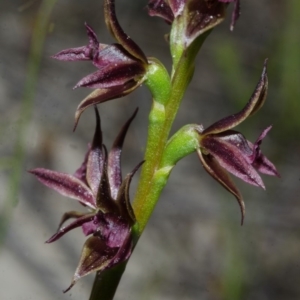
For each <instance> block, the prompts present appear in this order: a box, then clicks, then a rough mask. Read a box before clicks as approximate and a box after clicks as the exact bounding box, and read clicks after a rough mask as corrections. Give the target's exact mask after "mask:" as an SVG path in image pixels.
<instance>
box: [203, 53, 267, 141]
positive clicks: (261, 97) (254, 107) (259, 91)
mask: <svg viewBox="0 0 300 300" xmlns="http://www.w3.org/2000/svg"><path fill="white" fill-rule="evenodd" d="M267 90H268V77H267V59H266V60H265V63H264V68H263V71H262V74H261V77H260V80H259V82H258V84H257V86H256V88H255V90H254V92H253V94H252V96H251V98H250V100H249V102H248V103H247V104H246V106H245V107H244V108H243V109H242V110H241V111H240V112H238V113H236V114H233V115H231V116H228V117H225V118H223V119H221V120H220V121H218V122H216V123H214V124H212V125H211V126H209V127H207V128H206V129H204V131H203V132H202V134H203V135H207V134H216V133H220V132H223V131H225V130H229V129H231V128H233V127H235V126H237V125H239V124H240V123H242V122H243V121H244V120H245V119H246V118H248V117H250V116H251V115H253V114H254V113H255V112H257V111H258V110H259V109H260V108H261V107H262V106H263V104H264V102H265V100H266V97H267Z"/></svg>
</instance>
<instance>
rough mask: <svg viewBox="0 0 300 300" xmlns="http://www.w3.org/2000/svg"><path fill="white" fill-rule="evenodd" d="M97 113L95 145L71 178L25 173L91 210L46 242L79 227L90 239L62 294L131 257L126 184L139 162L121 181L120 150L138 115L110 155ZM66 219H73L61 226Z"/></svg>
mask: <svg viewBox="0 0 300 300" xmlns="http://www.w3.org/2000/svg"><path fill="white" fill-rule="evenodd" d="M95 111H96V120H97V124H96V130H95V134H94V139H93V142H92V144H91V145H90V146H89V149H88V151H87V153H86V155H85V159H84V162H83V163H82V165H81V166H80V168H79V169H78V170H77V171H76V172H75V173H74V174H73V175H70V174H65V173H60V172H56V171H51V170H47V169H42V168H38V169H33V170H31V171H29V172H30V173H32V174H33V175H35V176H36V177H37V179H38V180H39V181H40V182H41V183H43V184H44V185H45V186H47V187H49V188H51V189H53V190H55V191H57V192H58V193H60V194H61V195H63V196H66V197H69V198H72V199H75V200H77V201H79V202H80V203H81V204H82V205H83V206H85V207H87V208H88V210H89V212H87V213H80V212H74V211H72V212H67V213H65V214H64V215H63V217H62V220H61V222H60V224H59V229H58V231H57V232H56V233H55V234H54V235H53V236H52V237H51V238H50V239H49V240H48V241H47V243H52V242H54V241H56V240H58V239H59V238H60V237H62V236H63V235H65V234H66V233H67V232H69V231H70V230H72V229H74V228H77V227H80V226H81V227H82V230H83V233H84V234H85V235H86V236H88V235H92V236H91V237H89V238H88V239H87V241H86V242H85V244H84V246H83V250H82V254H81V258H80V261H79V264H78V267H77V269H76V272H75V275H74V277H73V280H72V283H71V285H70V287H69V288H68V289H66V290H65V292H67V291H68V290H69V289H70V288H71V287H72V286H73V285H74V284H75V282H76V281H77V280H78V279H80V278H81V277H83V276H85V275H87V274H90V273H91V272H95V271H104V270H106V269H108V268H112V267H113V266H114V265H116V264H118V263H121V262H123V261H125V260H127V259H128V258H129V256H130V254H131V252H132V236H131V228H132V226H133V225H134V223H135V216H134V212H133V210H132V207H131V204H130V200H129V185H130V182H131V179H132V176H133V175H134V173H135V172H136V171H137V169H138V168H139V167H140V165H141V163H140V164H139V165H138V166H137V167H136V168H135V169H134V170H133V171H132V172H131V173H129V174H128V175H127V176H126V178H125V179H124V180H123V181H122V174H121V151H122V145H123V142H124V138H125V135H126V132H127V130H128V127H129V125H130V123H131V122H132V120H133V119H134V117H135V115H136V113H137V110H136V111H135V112H134V114H133V116H132V117H131V118H130V119H129V120H128V121H127V122H126V124H125V125H124V126H123V128H122V129H121V131H120V133H119V135H118V136H117V138H116V140H115V142H114V144H113V146H112V149H111V151H110V152H109V154H107V151H106V148H105V146H104V145H103V144H102V133H101V127H100V117H99V114H98V110H97V109H95ZM103 150H104V151H103ZM70 218H74V219H75V220H74V221H73V222H71V223H70V224H69V225H67V226H63V224H64V223H65V222H66V221H67V220H68V219H70Z"/></svg>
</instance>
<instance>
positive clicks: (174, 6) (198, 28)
mask: <svg viewBox="0 0 300 300" xmlns="http://www.w3.org/2000/svg"><path fill="white" fill-rule="evenodd" d="M229 2H235V6H234V10H233V13H232V18H231V30H233V28H234V24H235V22H236V20H237V19H238V17H239V15H240V0H149V2H148V10H149V15H150V16H158V17H161V18H163V19H164V20H165V21H166V22H167V23H168V24H172V23H173V22H174V20H176V22H177V23H180V26H179V27H184V30H183V32H182V33H183V35H184V39H185V41H184V42H185V46H186V47H188V46H189V45H190V44H191V43H192V42H193V41H194V40H195V39H196V38H197V37H198V36H199V35H201V34H202V33H204V32H206V31H207V30H209V29H211V28H213V27H215V26H216V25H218V24H219V23H221V22H222V21H223V19H224V17H225V9H226V7H227V5H228V3H229Z"/></svg>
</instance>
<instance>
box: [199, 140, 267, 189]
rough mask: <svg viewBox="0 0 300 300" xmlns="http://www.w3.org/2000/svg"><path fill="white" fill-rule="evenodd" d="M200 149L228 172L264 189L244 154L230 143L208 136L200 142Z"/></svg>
mask: <svg viewBox="0 0 300 300" xmlns="http://www.w3.org/2000/svg"><path fill="white" fill-rule="evenodd" d="M201 147H203V148H204V149H205V150H206V151H207V152H208V153H210V154H211V155H212V156H214V157H215V159H216V160H217V161H218V163H219V164H220V165H221V167H223V168H224V169H225V170H227V171H228V172H230V173H232V174H233V175H235V176H236V177H238V178H240V179H242V180H244V181H245V182H247V183H250V184H252V185H255V186H260V187H262V188H263V189H264V188H265V186H264V184H263V181H262V179H261V177H260V176H259V175H258V173H257V172H256V171H255V169H254V168H253V167H252V165H251V164H250V163H249V162H248V161H247V158H246V157H245V154H244V153H243V152H242V151H241V150H240V149H239V148H238V147H236V146H235V145H234V144H232V143H231V142H227V141H226V140H223V139H221V138H218V137H217V136H215V135H208V136H205V137H204V138H203V139H202V140H201Z"/></svg>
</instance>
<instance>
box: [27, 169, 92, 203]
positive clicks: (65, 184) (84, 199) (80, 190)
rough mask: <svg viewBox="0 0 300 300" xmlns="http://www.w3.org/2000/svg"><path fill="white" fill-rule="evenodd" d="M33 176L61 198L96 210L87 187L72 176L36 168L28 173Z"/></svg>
mask: <svg viewBox="0 0 300 300" xmlns="http://www.w3.org/2000/svg"><path fill="white" fill-rule="evenodd" d="M28 172H29V173H31V174H33V175H35V176H36V177H37V179H38V180H39V181H40V182H41V183H43V184H44V185H45V186H47V187H49V188H51V189H53V190H55V191H57V192H58V193H60V194H61V195H63V196H67V197H69V198H72V199H76V200H78V201H79V202H80V203H82V204H84V205H86V206H88V207H91V208H93V209H95V208H96V201H95V198H94V196H93V193H92V191H91V190H90V189H89V188H88V186H87V185H86V184H85V183H83V182H82V181H80V180H79V179H78V178H76V177H75V176H73V175H69V174H65V173H60V172H56V171H51V170H46V169H42V168H37V169H33V170H30V171H28Z"/></svg>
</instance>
